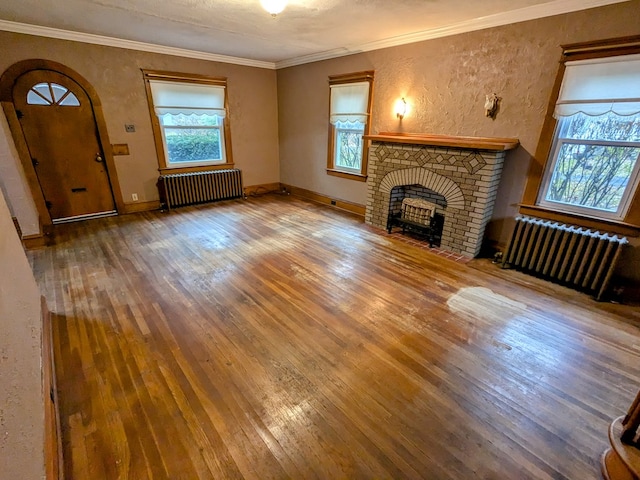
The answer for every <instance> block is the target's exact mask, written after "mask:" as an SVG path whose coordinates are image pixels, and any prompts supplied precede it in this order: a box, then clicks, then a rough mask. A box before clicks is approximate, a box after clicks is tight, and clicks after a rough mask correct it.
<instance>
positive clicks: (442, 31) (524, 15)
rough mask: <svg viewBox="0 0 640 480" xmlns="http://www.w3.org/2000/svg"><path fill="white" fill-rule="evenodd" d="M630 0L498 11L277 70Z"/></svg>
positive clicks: (568, 1)
mask: <svg viewBox="0 0 640 480" xmlns="http://www.w3.org/2000/svg"><path fill="white" fill-rule="evenodd" d="M628 1H629V0H554V1H551V2H549V3H545V4H542V5H534V6H531V7H525V8H520V9H517V10H512V11H510V12H504V13H496V14H494V15H488V16H486V17H480V18H474V19H471V20H466V21H464V22H458V23H453V24H451V25H447V26H444V27H438V28H432V29H429V30H424V31H421V32H415V33H409V34H407V35H399V36H397V37H392V38H387V39H383V40H378V41H375V42H369V43H364V44H361V45H354V46H351V47H344V48H336V49H334V50H327V51H325V52H320V53H314V54H311V55H304V56H301V57H295V58H291V59H288V60H282V61H280V62H276V69H281V68H287V67H293V66H296V65H303V64H305V63H313V62H319V61H322V60H329V59H331V58H337V57H344V56H346V55H354V54H356V53H362V52H370V51H372V50H379V49H382V48H388V47H396V46H399V45H406V44H409V43H415V42H422V41H424V40H432V39H434V38H442V37H448V36H451V35H458V34H460V33H467V32H473V31H476V30H483V29H485V28H491V27H500V26H502V25H509V24H512V23H518V22H526V21H528V20H535V19H537V18H544V17H551V16H553V15H561V14H563V13H571V12H576V11H579V10H587V9H589V8H595V7H602V6H605V5H611V4H614V3H623V2H628Z"/></svg>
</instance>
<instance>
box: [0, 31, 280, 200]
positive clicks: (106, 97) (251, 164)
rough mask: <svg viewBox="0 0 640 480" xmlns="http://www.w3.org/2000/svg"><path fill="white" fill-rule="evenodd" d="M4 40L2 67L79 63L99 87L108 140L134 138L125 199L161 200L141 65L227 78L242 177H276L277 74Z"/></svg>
mask: <svg viewBox="0 0 640 480" xmlns="http://www.w3.org/2000/svg"><path fill="white" fill-rule="evenodd" d="M0 45H1V46H2V56H0V72H4V71H5V70H6V69H7V67H9V66H11V65H13V64H14V63H16V62H18V61H20V60H25V59H30V58H42V59H47V60H53V61H55V62H59V63H62V64H63V65H66V66H67V67H69V68H71V69H73V70H75V71H76V72H77V73H79V74H80V75H82V76H83V77H84V78H85V79H87V80H88V81H89V83H91V85H92V86H93V87H94V88H95V90H96V91H97V93H98V96H99V97H100V101H101V103H102V106H103V111H104V116H105V121H106V123H107V129H108V132H109V139H110V141H111V143H128V144H129V149H130V152H131V155H128V156H120V157H115V162H116V168H117V173H118V179H119V181H120V186H121V188H122V194H123V197H124V201H125V203H130V202H131V201H132V200H131V194H132V193H137V194H138V198H139V201H141V202H144V201H152V200H157V199H158V191H157V189H156V186H155V184H156V181H157V178H158V161H157V156H156V150H155V144H154V141H153V133H152V130H151V119H150V118H149V109H148V106H147V97H146V94H145V88H144V82H143V79H142V72H141V71H140V69H142V68H145V69H152V70H169V71H176V72H182V73H197V74H205V75H212V76H218V77H227V79H228V81H227V85H228V87H227V88H228V97H229V111H230V113H229V118H230V121H231V137H232V138H231V141H232V148H233V158H234V161H235V163H236V166H237V167H238V168H241V169H242V171H243V179H244V183H245V185H256V184H263V183H272V182H277V181H279V166H278V165H279V163H278V125H277V121H278V119H277V100H276V73H275V72H274V71H272V70H265V69H260V68H252V67H244V66H239V65H231V64H225V63H216V62H209V61H204V60H196V59H189V58H182V57H175V56H170V55H159V54H153V53H145V52H138V51H134V50H125V49H120V48H113V47H104V46H99V45H89V44H83V43H76V42H71V41H66V40H55V39H49V38H42V37H36V36H31V35H21V34H14V33H8V32H0ZM125 124H134V125H135V126H136V132H135V133H127V132H125V129H124V125H125ZM0 133H1V132H0ZM5 148H6V147H3V144H2V142H1V141H0V163H3V162H6V159H5V155H4V154H3V151H4V149H5ZM1 168H2V167H0V172H1V171H2V170H1ZM0 182H4V176H3V177H2V178H0ZM8 193H9V198H8V201H9V202H10V204H11V206H12V209H14V210H19V209H20V208H21V200H20V199H19V198H15V197H14V196H13V195H12V194H11V192H8Z"/></svg>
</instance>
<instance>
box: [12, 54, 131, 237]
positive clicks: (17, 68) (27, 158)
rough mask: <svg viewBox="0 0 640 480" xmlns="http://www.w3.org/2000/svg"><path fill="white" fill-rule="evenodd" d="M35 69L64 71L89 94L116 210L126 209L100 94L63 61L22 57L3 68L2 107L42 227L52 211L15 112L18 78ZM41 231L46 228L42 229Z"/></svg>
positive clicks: (47, 224)
mask: <svg viewBox="0 0 640 480" xmlns="http://www.w3.org/2000/svg"><path fill="white" fill-rule="evenodd" d="M32 70H49V71H53V72H57V73H60V74H62V75H65V76H67V77H69V78H70V79H72V80H73V81H75V82H76V83H77V84H78V85H80V87H82V89H83V90H84V91H85V93H86V94H87V96H88V97H89V100H90V101H91V107H92V109H93V115H94V118H95V121H96V127H97V129H98V131H97V137H98V143H99V144H100V148H101V149H102V153H103V154H104V158H105V164H106V167H107V177H108V178H109V184H110V186H111V191H112V192H113V199H114V201H115V205H116V210H117V211H118V213H122V212H124V211H125V210H124V209H125V205H124V200H123V198H122V191H121V189H120V182H119V181H118V174H117V171H116V164H115V161H114V158H113V151H112V149H111V142H110V141H109V134H108V132H107V124H106V122H105V120H104V114H103V111H102V104H101V103H100V98H99V97H98V94H97V92H96V91H95V89H94V88H93V87H92V86H91V84H90V83H89V82H88V81H87V80H86V79H85V78H84V77H83V76H82V75H80V74H78V73H77V72H76V71H74V70H72V69H71V68H69V67H66V66H64V65H62V64H61V63H57V62H53V61H51V60H44V59H30V60H22V61H20V62H17V63H14V64H13V65H11V66H10V67H9V68H7V69H6V70H5V71H4V73H3V74H2V76H0V103H1V104H2V109H3V110H4V114H5V115H6V117H7V122H8V123H9V129H10V130H11V136H12V137H13V141H14V143H15V146H16V150H17V151H18V156H19V157H20V163H21V164H22V169H23V170H24V173H25V177H26V178H27V183H28V184H29V190H31V196H32V197H33V201H34V203H35V205H36V209H37V210H38V215H39V216H40V225H41V228H42V227H48V226H50V225H52V224H53V222H52V221H51V215H50V214H49V210H48V209H47V206H46V203H45V199H44V194H43V193H42V189H41V188H40V182H39V181H38V176H37V174H36V170H35V167H34V166H33V163H32V161H31V155H30V154H29V148H28V146H27V141H26V139H25V137H24V133H23V131H22V125H20V121H19V120H18V115H17V114H16V108H15V105H14V104H13V86H14V84H15V82H16V80H17V79H18V77H20V76H21V75H24V74H25V73H27V72H30V71H32ZM40 233H43V232H42V231H41V232H40Z"/></svg>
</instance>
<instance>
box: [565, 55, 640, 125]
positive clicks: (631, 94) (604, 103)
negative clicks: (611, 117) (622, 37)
mask: <svg viewBox="0 0 640 480" xmlns="http://www.w3.org/2000/svg"><path fill="white" fill-rule="evenodd" d="M609 112H613V113H615V114H617V115H633V114H636V113H640V55H621V56H617V57H609V58H599V59H596V60H580V61H575V62H567V63H566V70H565V72H564V78H563V80H562V86H561V87H560V95H559V97H558V102H557V103H556V108H555V111H554V117H556V118H559V117H569V116H571V115H575V114H576V113H584V114H586V115H591V116H598V115H604V114H605V113H609Z"/></svg>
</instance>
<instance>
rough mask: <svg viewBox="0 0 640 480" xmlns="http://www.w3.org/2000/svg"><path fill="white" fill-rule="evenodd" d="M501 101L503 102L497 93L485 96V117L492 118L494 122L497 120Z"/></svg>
mask: <svg viewBox="0 0 640 480" xmlns="http://www.w3.org/2000/svg"><path fill="white" fill-rule="evenodd" d="M500 100H502V98H501V97H499V96H498V95H496V94H495V93H492V94H487V95H485V102H484V109H485V116H487V117H489V118H491V119H492V120H495V119H496V115H497V114H498V109H499V108H500Z"/></svg>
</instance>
